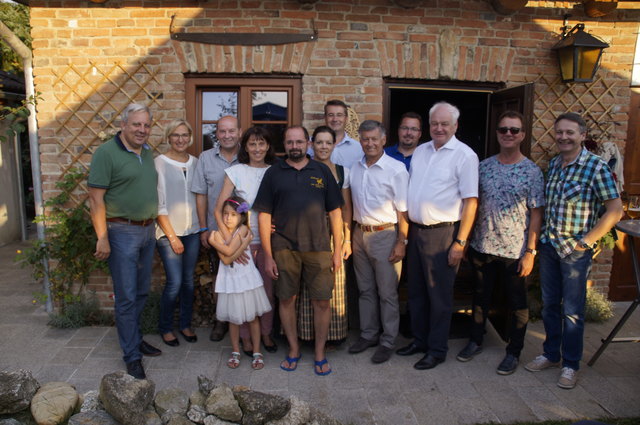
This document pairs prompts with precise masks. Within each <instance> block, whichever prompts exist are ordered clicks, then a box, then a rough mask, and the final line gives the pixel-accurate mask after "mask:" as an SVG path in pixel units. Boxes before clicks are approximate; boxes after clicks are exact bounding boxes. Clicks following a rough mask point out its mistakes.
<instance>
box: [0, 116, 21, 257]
mask: <svg viewBox="0 0 640 425" xmlns="http://www.w3.org/2000/svg"><path fill="white" fill-rule="evenodd" d="M4 131H5V124H4V123H2V122H0V133H4ZM19 172H20V171H19V167H18V164H17V163H16V147H15V143H14V142H13V141H5V142H0V182H2V183H1V184H2V190H0V245H5V244H7V243H9V242H13V241H16V240H19V239H20V238H21V229H20V214H22V208H21V206H20V192H19V191H20V189H21V188H20V187H19V185H18V184H17V182H18V181H19V180H18V173H19Z"/></svg>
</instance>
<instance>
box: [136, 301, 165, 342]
mask: <svg viewBox="0 0 640 425" xmlns="http://www.w3.org/2000/svg"><path fill="white" fill-rule="evenodd" d="M161 298H162V293H161V292H156V291H151V292H149V296H148V297H147V302H146V303H145V305H144V310H142V315H141V317H140V329H141V330H142V333H143V334H144V335H146V334H157V333H158V320H159V318H160V299H161Z"/></svg>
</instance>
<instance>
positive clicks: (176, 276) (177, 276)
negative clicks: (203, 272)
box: [156, 233, 200, 334]
mask: <svg viewBox="0 0 640 425" xmlns="http://www.w3.org/2000/svg"><path fill="white" fill-rule="evenodd" d="M180 240H181V241H182V245H183V246H184V252H183V253H182V254H180V255H178V254H176V253H175V252H173V249H172V248H171V244H170V243H169V239H167V238H166V237H165V236H163V237H161V238H160V239H158V241H157V243H156V245H157V247H158V253H159V254H160V258H161V259H162V264H163V265H164V271H165V274H166V275H167V283H166V284H165V286H164V291H163V292H162V300H161V301H160V323H159V324H158V328H159V330H160V333H161V334H166V333H169V332H171V331H172V330H173V312H174V311H175V308H176V298H178V297H179V298H180V328H179V329H180V330H184V329H187V328H190V327H191V314H192V313H193V271H194V269H195V267H196V263H197V262H198V254H199V253H200V234H199V233H194V234H192V235H187V236H180Z"/></svg>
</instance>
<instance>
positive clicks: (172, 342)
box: [140, 335, 180, 352]
mask: <svg viewBox="0 0 640 425" xmlns="http://www.w3.org/2000/svg"><path fill="white" fill-rule="evenodd" d="M160 338H162V342H164V343H165V344H167V345H168V346H169V347H177V346H178V345H180V341H178V338H173V339H164V336H162V335H160ZM140 352H142V350H140Z"/></svg>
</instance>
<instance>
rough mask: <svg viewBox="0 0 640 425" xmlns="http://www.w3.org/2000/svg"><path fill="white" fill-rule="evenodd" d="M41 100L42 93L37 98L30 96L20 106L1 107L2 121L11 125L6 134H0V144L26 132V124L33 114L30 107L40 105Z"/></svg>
mask: <svg viewBox="0 0 640 425" xmlns="http://www.w3.org/2000/svg"><path fill="white" fill-rule="evenodd" d="M41 99H42V97H40V92H38V93H36V95H35V96H29V98H27V99H24V100H22V101H21V103H20V106H2V107H0V121H7V122H8V123H9V124H8V125H7V129H6V130H5V133H4V134H0V142H6V141H7V140H11V139H13V138H14V137H15V136H16V135H18V134H20V133H22V132H24V131H25V130H26V127H25V125H24V122H25V120H26V119H27V118H28V117H29V115H30V114H31V112H30V111H29V108H28V106H29V105H34V106H35V105H36V104H37V103H38V100H41Z"/></svg>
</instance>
